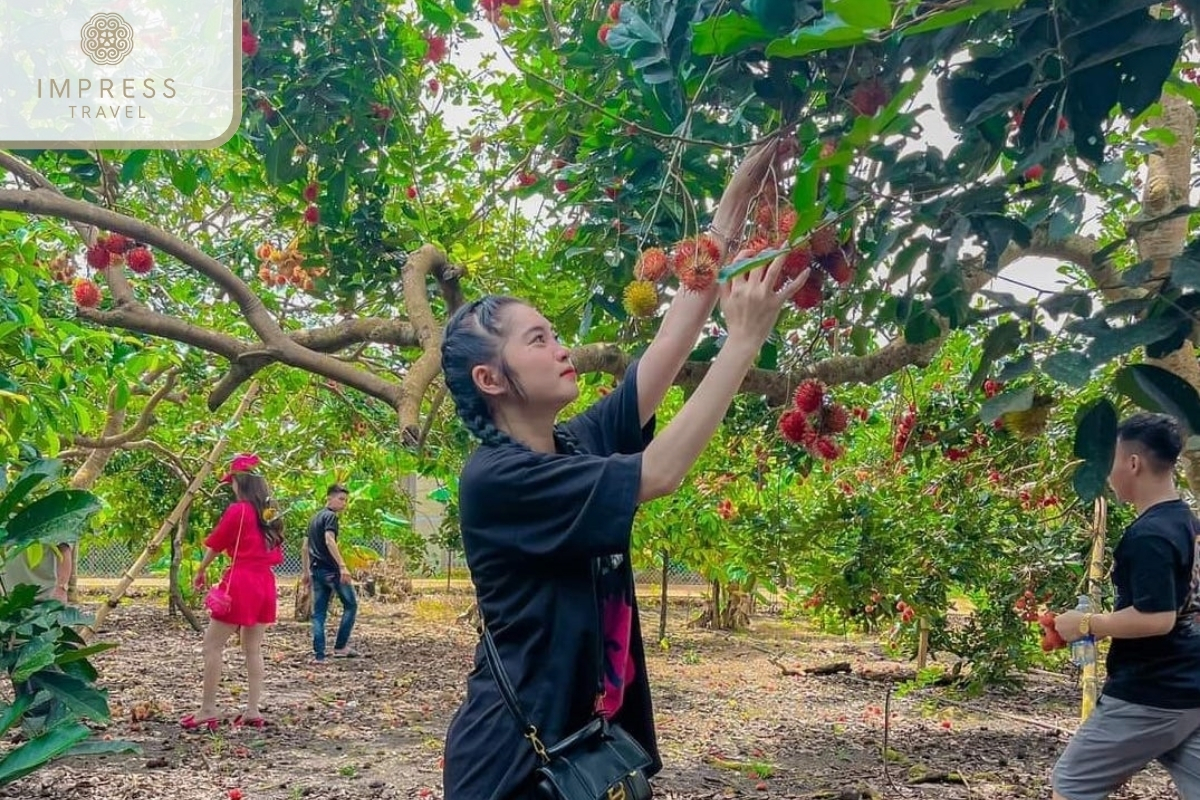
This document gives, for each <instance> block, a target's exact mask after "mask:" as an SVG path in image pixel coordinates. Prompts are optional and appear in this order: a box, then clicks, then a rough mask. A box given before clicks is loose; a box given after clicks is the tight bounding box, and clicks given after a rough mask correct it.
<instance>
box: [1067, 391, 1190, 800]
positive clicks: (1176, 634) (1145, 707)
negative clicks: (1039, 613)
mask: <svg viewBox="0 0 1200 800" xmlns="http://www.w3.org/2000/svg"><path fill="white" fill-rule="evenodd" d="M1182 451H1183V437H1182V435H1181V434H1180V431H1179V426H1178V425H1177V424H1176V422H1175V420H1174V419H1172V418H1171V417H1168V416H1165V415H1162V414H1137V415H1135V416H1133V417H1131V418H1130V419H1128V420H1126V421H1125V422H1124V423H1123V424H1122V425H1121V426H1120V428H1119V429H1118V431H1117V448H1116V455H1115V457H1114V460H1113V466H1112V472H1111V473H1110V475H1109V483H1110V484H1111V486H1112V489H1113V493H1114V494H1116V496H1117V499H1118V500H1121V501H1123V502H1129V503H1132V504H1133V506H1134V507H1135V508H1136V510H1137V512H1138V517H1137V519H1135V520H1134V521H1133V524H1131V525H1130V526H1129V528H1128V529H1126V531H1125V533H1124V535H1123V536H1122V537H1121V541H1120V542H1119V543H1118V544H1117V548H1116V551H1115V552H1114V554H1113V558H1114V563H1113V573H1112V575H1113V584H1114V587H1115V589H1116V601H1115V603H1114V607H1115V610H1114V611H1112V612H1111V613H1107V614H1083V613H1081V612H1078V611H1067V612H1065V613H1063V614H1060V615H1059V616H1058V618H1057V619H1056V620H1055V627H1056V628H1057V630H1058V632H1059V633H1060V634H1061V635H1062V637H1063V638H1064V639H1066V640H1067V641H1068V642H1070V641H1074V640H1076V639H1080V638H1082V637H1084V636H1087V635H1089V634H1090V635H1091V636H1093V637H1095V638H1096V639H1097V640H1099V639H1102V638H1104V637H1109V638H1111V639H1112V640H1113V641H1112V646H1111V647H1110V649H1109V652H1108V662H1107V667H1108V680H1107V681H1106V682H1105V684H1104V692H1103V693H1102V695H1101V697H1100V700H1099V703H1098V704H1097V706H1096V710H1095V711H1094V712H1093V713H1092V714H1091V716H1089V717H1088V719H1087V721H1085V722H1084V723H1083V725H1081V726H1080V727H1079V730H1078V731H1076V732H1075V736H1074V737H1073V738H1072V739H1071V743H1070V745H1068V746H1067V749H1066V752H1064V753H1063V755H1062V758H1060V759H1059V761H1058V763H1057V764H1056V765H1055V767H1054V777H1053V784H1054V798H1055V800H1100V799H1101V798H1104V797H1108V795H1109V794H1110V793H1111V792H1113V791H1115V790H1116V789H1117V788H1118V787H1120V786H1121V784H1123V783H1124V782H1125V781H1126V780H1127V779H1129V778H1130V777H1131V776H1132V775H1133V774H1134V773H1136V772H1137V771H1139V770H1140V769H1142V767H1144V766H1145V765H1146V764H1148V763H1149V762H1151V761H1154V760H1158V761H1159V762H1161V763H1162V765H1163V766H1164V767H1166V768H1167V770H1168V771H1169V772H1170V773H1171V777H1172V778H1173V779H1174V781H1175V786H1176V788H1177V789H1178V790H1179V793H1180V795H1181V796H1182V797H1183V798H1185V800H1200V625H1198V624H1197V620H1196V614H1197V612H1200V559H1198V558H1197V531H1198V525H1197V521H1196V518H1195V517H1194V516H1193V515H1192V512H1191V511H1190V510H1189V509H1188V507H1187V505H1186V504H1184V502H1183V501H1182V500H1181V499H1180V498H1179V493H1178V491H1177V490H1176V485H1175V464H1176V461H1177V460H1178V459H1179V455H1180V453H1181V452H1182Z"/></svg>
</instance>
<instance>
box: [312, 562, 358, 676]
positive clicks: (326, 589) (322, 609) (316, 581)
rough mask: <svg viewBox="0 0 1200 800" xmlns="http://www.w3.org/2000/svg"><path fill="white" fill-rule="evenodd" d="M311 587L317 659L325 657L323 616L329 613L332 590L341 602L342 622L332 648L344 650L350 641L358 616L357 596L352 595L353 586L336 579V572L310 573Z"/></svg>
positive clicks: (314, 644) (314, 649)
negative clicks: (355, 619)
mask: <svg viewBox="0 0 1200 800" xmlns="http://www.w3.org/2000/svg"><path fill="white" fill-rule="evenodd" d="M312 587H313V617H312V630H313V654H314V655H315V656H316V657H317V660H318V661H320V660H323V659H324V658H325V617H326V616H327V615H328V614H329V599H330V598H331V597H332V596H333V594H334V592H336V593H337V596H338V600H340V601H341V603H342V624H341V625H338V631H337V639H336V640H335V641H334V643H333V648H334V650H345V649H346V645H347V644H348V643H349V642H350V632H351V631H352V630H354V618H355V617H356V616H358V598H357V597H356V596H355V595H354V587H353V586H351V585H350V584H348V583H342V582H341V581H340V580H338V574H337V573H336V572H317V571H314V572H313V574H312Z"/></svg>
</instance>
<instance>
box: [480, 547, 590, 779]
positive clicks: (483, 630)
mask: <svg viewBox="0 0 1200 800" xmlns="http://www.w3.org/2000/svg"><path fill="white" fill-rule="evenodd" d="M599 572H600V562H599V560H598V559H592V602H593V604H594V607H595V609H596V685H597V688H596V691H597V694H596V704H595V708H594V711H595V712H596V714H595V715H598V712H599V708H600V701H601V700H602V699H603V698H604V630H603V627H604V620H603V618H601V616H600V598H599V597H598V596H597V591H598V589H599V586H598V582H597V576H598V575H599ZM476 606H478V600H476ZM479 631H480V638H481V639H482V640H483V657H484V659H485V660H486V661H487V665H488V669H489V670H490V671H491V673H492V679H493V680H494V681H495V682H496V687H497V688H498V689H500V696H501V698H503V699H504V705H505V706H506V707H507V708H508V712H509V713H510V714H512V716H513V719H515V720H516V721H517V726H518V727H519V728H520V729H521V734H522V735H523V736H524V737H525V738H526V739H528V740H529V743H530V744H531V745H533V751H534V753H536V754H537V757H538V758H539V759H541V761H542V763H543V764H545V763H549V761H550V756H549V754H548V753H547V752H546V745H545V744H543V743H542V740H541V739H539V738H538V729H537V726H536V725H534V724H533V722H532V721H531V720H530V719H529V717H528V716H526V714H525V712H524V711H523V710H522V709H521V703H520V702H519V701H518V700H517V692H516V690H515V689H513V686H512V681H511V680H510V679H509V677H508V670H506V669H504V663H503V662H502V661H501V660H500V651H499V650H497V649H496V640H495V639H493V638H492V632H491V631H490V630H488V626H487V620H485V619H484V618H483V609H482V608H480V609H479Z"/></svg>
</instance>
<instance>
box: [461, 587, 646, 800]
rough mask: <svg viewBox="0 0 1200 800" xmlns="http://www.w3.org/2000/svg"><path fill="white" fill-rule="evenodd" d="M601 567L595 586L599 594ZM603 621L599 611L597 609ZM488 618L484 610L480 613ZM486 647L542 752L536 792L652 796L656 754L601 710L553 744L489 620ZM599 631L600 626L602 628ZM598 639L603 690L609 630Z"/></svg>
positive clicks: (548, 797) (505, 692)
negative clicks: (533, 717)
mask: <svg viewBox="0 0 1200 800" xmlns="http://www.w3.org/2000/svg"><path fill="white" fill-rule="evenodd" d="M594 580H595V568H593V591H592V594H593V596H595V584H594ZM596 616H597V621H598V624H599V616H600V615H599V611H598V610H597V614H596ZM480 617H481V619H482V614H481V615H480ZM480 624H481V627H482V638H483V652H484V657H485V658H486V659H487V663H488V667H489V668H490V669H491V671H492V677H493V678H494V679H495V681H496V686H497V687H499V689H500V695H501V697H503V698H504V705H506V706H507V707H508V710H509V712H510V713H511V714H512V715H513V718H514V719H516V721H517V725H518V726H519V727H520V728H521V733H522V734H523V735H524V736H525V738H526V739H528V740H529V743H530V745H531V746H532V747H533V752H534V753H535V754H536V755H537V758H538V762H539V763H538V766H537V768H536V772H535V774H536V783H535V787H534V793H535V796H536V797H538V798H539V800H649V799H650V797H651V791H650V782H649V781H648V780H647V779H646V774H645V770H646V769H647V768H648V767H649V766H650V764H651V763H652V759H651V758H650V755H649V754H648V753H647V752H646V751H645V749H643V748H642V746H641V745H640V744H638V743H637V740H635V739H634V738H633V737H632V736H630V735H629V733H628V732H626V731H625V730H624V729H623V728H622V727H621V726H620V725H617V724H616V723H613V722H609V721H608V720H607V719H605V718H604V717H603V716H601V715H600V714H599V713H596V714H595V716H593V717H592V719H590V720H588V722H587V724H586V725H584V726H583V727H582V728H580V729H579V730H577V731H575V732H574V733H572V734H570V735H569V736H566V737H564V738H563V739H562V740H561V741H559V742H557V743H556V744H554V745H551V746H550V747H547V746H546V745H545V744H543V743H542V740H541V739H540V738H538V729H537V727H536V726H535V725H534V724H533V723H532V722H531V721H530V720H529V717H527V716H526V715H525V712H524V711H522V710H521V704H520V703H518V702H517V693H516V692H515V691H514V690H513V687H512V683H511V682H510V681H509V679H508V672H507V671H506V670H505V669H504V664H503V663H501V661H500V653H499V652H497V650H496V642H495V640H493V639H492V634H491V631H489V630H488V629H487V624H486V622H481V623H480ZM598 630H599V629H598ZM599 636H600V641H599V642H597V648H596V654H597V660H598V663H597V670H596V676H597V680H598V683H599V686H598V691H599V692H600V693H602V692H603V690H604V646H603V645H604V641H603V636H604V634H603V631H602V630H601V632H600V635H599Z"/></svg>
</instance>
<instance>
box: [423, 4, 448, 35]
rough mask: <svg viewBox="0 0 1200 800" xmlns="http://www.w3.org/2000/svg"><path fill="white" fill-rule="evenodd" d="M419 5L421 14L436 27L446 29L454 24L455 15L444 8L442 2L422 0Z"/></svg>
mask: <svg viewBox="0 0 1200 800" xmlns="http://www.w3.org/2000/svg"><path fill="white" fill-rule="evenodd" d="M418 7H419V8H420V9H421V16H422V17H424V18H425V19H426V20H428V21H429V22H430V23H432V25H433V26H434V27H435V28H441V29H446V28H450V27H452V26H453V25H454V17H452V16H450V12H448V11H447V10H446V9H444V8H442V5H441V3H438V2H435V0H420V2H419V3H418Z"/></svg>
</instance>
